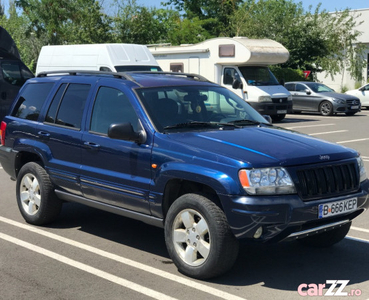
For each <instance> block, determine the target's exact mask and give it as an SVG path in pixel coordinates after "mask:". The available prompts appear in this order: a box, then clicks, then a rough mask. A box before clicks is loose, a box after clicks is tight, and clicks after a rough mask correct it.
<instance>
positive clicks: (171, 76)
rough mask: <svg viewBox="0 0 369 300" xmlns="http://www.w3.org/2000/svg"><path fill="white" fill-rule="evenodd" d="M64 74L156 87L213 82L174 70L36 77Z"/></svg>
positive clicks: (69, 73)
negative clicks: (126, 81) (121, 80)
mask: <svg viewBox="0 0 369 300" xmlns="http://www.w3.org/2000/svg"><path fill="white" fill-rule="evenodd" d="M65 76H85V77H90V78H91V77H105V78H107V77H112V78H117V79H123V80H129V81H131V82H132V83H136V84H137V85H139V86H141V87H157V86H168V85H169V86H171V85H188V84H191V85H204V83H207V84H214V83H212V82H210V81H208V80H207V79H206V78H205V77H203V76H200V75H197V74H188V73H175V72H138V71H137V72H122V73H115V72H101V71H52V72H42V73H40V74H38V75H37V77H38V78H45V77H51V78H55V80H57V79H60V78H65Z"/></svg>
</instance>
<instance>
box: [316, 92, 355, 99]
mask: <svg viewBox="0 0 369 300" xmlns="http://www.w3.org/2000/svg"><path fill="white" fill-rule="evenodd" d="M316 94H317V95H322V96H323V95H324V96H326V97H332V98H336V99H342V100H350V99H357V100H359V98H357V97H355V96H352V95H349V94H341V93H336V92H324V93H316Z"/></svg>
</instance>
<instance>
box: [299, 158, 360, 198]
mask: <svg viewBox="0 0 369 300" xmlns="http://www.w3.org/2000/svg"><path fill="white" fill-rule="evenodd" d="M297 178H298V181H299V182H298V184H297V186H298V193H299V196H300V197H301V198H302V199H303V200H304V201H308V200H314V199H319V198H322V197H333V196H338V195H344V194H346V193H350V192H353V191H357V190H358V189H359V174H358V170H357V166H356V164H355V163H353V162H352V163H345V164H338V165H328V166H324V167H319V168H310V169H304V170H298V171H297Z"/></svg>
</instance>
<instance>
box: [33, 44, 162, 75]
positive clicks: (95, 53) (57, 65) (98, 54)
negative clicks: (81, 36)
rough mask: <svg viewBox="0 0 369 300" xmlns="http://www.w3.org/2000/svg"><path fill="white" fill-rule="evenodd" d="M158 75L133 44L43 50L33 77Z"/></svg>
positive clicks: (148, 55) (144, 52)
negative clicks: (71, 73) (104, 73)
mask: <svg viewBox="0 0 369 300" xmlns="http://www.w3.org/2000/svg"><path fill="white" fill-rule="evenodd" d="M66 70H80V71H107V72H125V71H161V68H160V67H159V65H158V63H157V62H156V60H155V59H154V57H153V56H152V54H151V52H150V51H149V50H148V49H147V47H146V46H144V45H136V44H86V45H56V46H44V47H42V49H41V52H40V55H39V57H38V61H37V68H36V74H38V73H40V72H43V71H66Z"/></svg>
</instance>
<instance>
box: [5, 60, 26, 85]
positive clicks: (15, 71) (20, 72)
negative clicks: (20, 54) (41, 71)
mask: <svg viewBox="0 0 369 300" xmlns="http://www.w3.org/2000/svg"><path fill="white" fill-rule="evenodd" d="M1 71H2V73H3V78H4V81H6V82H7V83H9V84H11V85H16V86H22V85H23V84H24V83H25V82H26V80H27V79H29V78H32V77H33V74H32V73H31V72H30V71H29V70H28V69H27V68H26V67H24V66H22V65H21V64H20V63H19V62H18V61H7V62H3V63H2V64H1Z"/></svg>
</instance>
